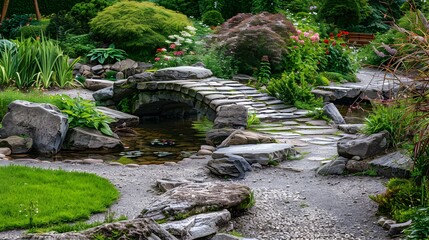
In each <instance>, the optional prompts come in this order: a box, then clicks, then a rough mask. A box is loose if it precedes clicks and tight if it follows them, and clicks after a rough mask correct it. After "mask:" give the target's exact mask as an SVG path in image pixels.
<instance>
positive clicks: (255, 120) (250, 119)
mask: <svg viewBox="0 0 429 240" xmlns="http://www.w3.org/2000/svg"><path fill="white" fill-rule="evenodd" d="M260 123H261V120H260V119H259V117H258V115H256V113H255V112H252V111H248V112H247V128H252V127H253V126H255V125H258V124H260Z"/></svg>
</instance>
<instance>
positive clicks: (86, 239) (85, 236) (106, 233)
mask: <svg viewBox="0 0 429 240" xmlns="http://www.w3.org/2000/svg"><path fill="white" fill-rule="evenodd" d="M20 239H34V240H62V239H80V240H90V239H139V240H155V239H159V240H177V238H176V237H174V236H173V235H171V234H170V233H168V232H167V231H166V230H164V229H163V228H161V227H160V226H159V225H158V224H157V223H156V222H155V221H154V220H152V219H147V218H137V219H133V220H126V221H120V222H115V223H108V224H103V225H101V226H98V227H95V228H90V229H88V230H84V231H82V232H78V233H77V232H68V233H61V234H59V233H53V232H50V233H42V234H28V235H26V236H23V237H21V238H20Z"/></svg>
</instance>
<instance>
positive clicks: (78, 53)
mask: <svg viewBox="0 0 429 240" xmlns="http://www.w3.org/2000/svg"><path fill="white" fill-rule="evenodd" d="M58 44H59V45H60V47H61V49H62V50H63V51H64V54H67V55H68V56H70V57H72V58H77V57H81V58H85V57H86V56H87V55H88V54H89V52H90V51H91V50H92V49H94V48H96V44H97V43H96V42H95V41H94V40H92V39H91V37H90V35H89V34H81V35H73V34H66V35H65V36H64V38H63V39H61V40H60V41H59V42H58Z"/></svg>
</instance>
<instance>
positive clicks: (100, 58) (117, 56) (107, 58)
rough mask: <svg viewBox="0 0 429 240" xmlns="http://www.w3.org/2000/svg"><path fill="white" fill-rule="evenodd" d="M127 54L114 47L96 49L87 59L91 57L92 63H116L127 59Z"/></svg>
mask: <svg viewBox="0 0 429 240" xmlns="http://www.w3.org/2000/svg"><path fill="white" fill-rule="evenodd" d="M126 56H127V54H126V53H125V51H124V50H121V49H116V48H115V46H114V45H111V46H110V47H108V48H95V49H92V50H91V51H90V52H89V54H88V55H87V57H90V59H89V60H90V61H91V62H96V63H100V64H104V63H115V62H119V61H121V60H124V59H125V58H126Z"/></svg>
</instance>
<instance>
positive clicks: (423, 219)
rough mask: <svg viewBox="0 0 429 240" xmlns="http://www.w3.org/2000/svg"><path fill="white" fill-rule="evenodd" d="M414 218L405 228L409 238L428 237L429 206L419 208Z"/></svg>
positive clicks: (416, 239)
mask: <svg viewBox="0 0 429 240" xmlns="http://www.w3.org/2000/svg"><path fill="white" fill-rule="evenodd" d="M412 220H413V221H412V224H411V226H410V227H408V228H407V229H405V230H404V234H405V236H406V237H407V239H412V240H420V239H427V237H428V236H429V208H427V207H425V208H419V209H417V210H416V211H415V212H414V215H413V217H412Z"/></svg>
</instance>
